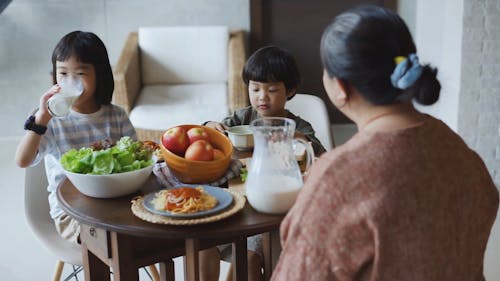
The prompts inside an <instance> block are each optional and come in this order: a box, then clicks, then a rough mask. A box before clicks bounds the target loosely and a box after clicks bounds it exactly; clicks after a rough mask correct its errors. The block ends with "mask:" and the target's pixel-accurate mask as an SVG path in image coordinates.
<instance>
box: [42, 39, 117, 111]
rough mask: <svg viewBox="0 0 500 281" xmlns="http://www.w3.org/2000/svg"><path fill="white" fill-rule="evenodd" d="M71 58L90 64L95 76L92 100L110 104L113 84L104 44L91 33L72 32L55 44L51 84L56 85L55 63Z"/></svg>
mask: <svg viewBox="0 0 500 281" xmlns="http://www.w3.org/2000/svg"><path fill="white" fill-rule="evenodd" d="M71 56H75V57H76V59H77V60H78V61H80V62H82V63H88V64H92V65H93V66H94V69H95V75H96V91H95V94H94V98H95V99H96V102H97V103H98V104H110V103H111V98H112V97H113V89H114V87H115V83H114V80H113V71H112V70H111V65H110V63H109V58H108V52H107V51H106V46H104V43H103V42H102V41H101V39H99V37H97V35H95V34H94V33H92V32H83V31H73V32H70V33H68V34H66V35H65V36H64V37H63V38H61V40H59V42H58V43H57V45H56V47H55V48H54V51H53V52H52V82H53V83H54V84H56V83H57V80H56V76H57V72H56V61H65V60H67V59H69V58H70V57H71Z"/></svg>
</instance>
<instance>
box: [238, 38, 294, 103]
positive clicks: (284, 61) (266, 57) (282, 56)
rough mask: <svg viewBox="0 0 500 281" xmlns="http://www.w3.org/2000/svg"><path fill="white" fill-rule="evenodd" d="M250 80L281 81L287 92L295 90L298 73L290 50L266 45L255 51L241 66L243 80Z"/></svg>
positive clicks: (246, 82)
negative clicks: (243, 65)
mask: <svg viewBox="0 0 500 281" xmlns="http://www.w3.org/2000/svg"><path fill="white" fill-rule="evenodd" d="M250 80H252V81H257V82H263V83H268V82H283V83H284V84H285V87H286V90H287V92H289V91H292V90H297V88H298V86H299V83H300V73H299V69H298V67H297V63H296V62H295V59H294V57H293V56H292V54H290V52H288V51H287V50H285V49H282V48H279V47H276V46H266V47H262V48H260V49H258V50H257V51H255V53H253V54H252V55H251V56H250V58H248V60H247V62H246V63H245V67H243V81H245V84H247V85H248V83H249V82H250ZM292 97H293V96H291V97H288V99H291V98H292Z"/></svg>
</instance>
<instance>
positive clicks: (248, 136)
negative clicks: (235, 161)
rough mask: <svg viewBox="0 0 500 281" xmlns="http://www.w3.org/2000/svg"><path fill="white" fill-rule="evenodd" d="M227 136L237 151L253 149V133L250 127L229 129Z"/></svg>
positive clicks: (243, 126) (242, 126)
mask: <svg viewBox="0 0 500 281" xmlns="http://www.w3.org/2000/svg"><path fill="white" fill-rule="evenodd" d="M227 136H228V137H229V139H230V140H231V143H233V147H234V148H235V149H237V150H241V151H248V150H252V149H253V132H252V130H251V129H250V126H249V125H240V126H233V127H229V128H228V129H227Z"/></svg>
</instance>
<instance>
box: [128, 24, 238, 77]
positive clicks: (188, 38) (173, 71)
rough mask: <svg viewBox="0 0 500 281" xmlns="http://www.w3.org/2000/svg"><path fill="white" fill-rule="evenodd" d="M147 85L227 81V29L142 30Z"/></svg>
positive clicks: (140, 46)
mask: <svg viewBox="0 0 500 281" xmlns="http://www.w3.org/2000/svg"><path fill="white" fill-rule="evenodd" d="M138 33H139V48H140V50H141V67H142V79H143V83H144V84H163V83H166V84H181V83H217V82H223V81H227V75H228V74H227V67H228V66H227V65H228V59H227V57H228V54H227V52H228V51H227V50H228V40H229V31H228V28H227V27H226V26H171V27H143V28H139V32H138Z"/></svg>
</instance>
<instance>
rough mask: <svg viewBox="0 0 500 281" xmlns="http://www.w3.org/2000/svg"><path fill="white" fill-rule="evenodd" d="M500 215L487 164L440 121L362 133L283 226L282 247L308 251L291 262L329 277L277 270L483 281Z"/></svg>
mask: <svg viewBox="0 0 500 281" xmlns="http://www.w3.org/2000/svg"><path fill="white" fill-rule="evenodd" d="M497 208H498V192H497V190H496V188H495V186H494V184H493V183H492V181H491V178H490V176H489V175H488V172H487V170H486V168H485V166H484V164H483V162H482V161H481V159H480V158H479V157H478V156H477V155H476V153H474V152H473V151H472V150H470V149H469V148H468V147H467V146H466V145H465V143H464V142H463V141H462V140H461V139H460V138H459V137H458V136H457V135H456V134H455V133H453V132H452V131H451V130H450V129H449V128H448V127H447V126H446V125H444V124H443V123H442V122H441V121H438V120H436V119H434V118H432V117H427V118H426V120H425V121H424V122H423V124H422V125H419V126H416V127H412V128H408V129H403V130H398V131H392V132H383V133H380V132H379V133H370V132H367V131H364V132H360V133H358V134H357V135H356V136H355V137H353V139H351V140H350V141H349V142H348V143H346V144H345V145H344V146H341V147H339V148H337V149H336V150H335V151H334V152H333V153H329V154H327V155H325V156H324V157H322V158H321V159H320V160H319V161H318V162H317V164H316V168H315V169H312V173H311V174H310V175H309V178H308V180H307V183H306V186H305V187H304V190H303V191H302V192H301V194H300V196H299V199H298V200H297V204H296V206H294V208H293V209H292V211H291V213H290V214H289V215H288V216H287V220H285V221H284V223H283V226H282V231H283V235H284V236H283V237H286V239H288V240H290V239H292V240H301V239H304V240H306V242H305V244H301V245H307V246H306V247H305V248H304V249H290V248H289V249H287V248H286V247H285V249H284V252H286V251H301V250H304V254H306V253H307V255H308V256H310V257H311V259H314V258H313V256H314V257H318V258H319V259H320V260H318V265H319V264H324V266H325V268H323V269H322V270H316V272H314V273H311V271H309V270H305V271H304V272H301V271H303V269H305V268H304V267H302V266H300V265H298V264H293V262H292V261H283V263H282V264H281V266H284V267H286V269H284V268H282V269H280V267H278V270H290V271H291V272H290V273H289V274H291V275H297V274H299V275H300V274H307V275H304V276H308V277H306V278H307V279H309V280H322V279H324V278H325V279H324V280H327V279H331V278H332V276H324V274H327V272H330V273H329V274H334V275H336V277H337V278H338V277H345V278H347V280H427V281H432V280H436V281H437V280H440V281H441V280H454V281H455V280H482V272H483V270H482V264H483V253H484V249H485V247H486V243H487V240H488V236H489V233H490V230H491V226H492V224H493V221H494V220H495V216H496V211H497ZM323 227H325V231H322V228H323ZM289 229H290V230H292V232H288V230H289ZM296 247H297V245H295V247H294V248H296ZM299 248H300V246H299ZM311 251H312V252H313V253H311ZM315 251H317V254H314V252H315ZM293 271H297V272H293ZM311 274H319V275H323V276H316V277H317V278H311V277H312V276H311ZM339 279H340V280H342V278H339Z"/></svg>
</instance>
